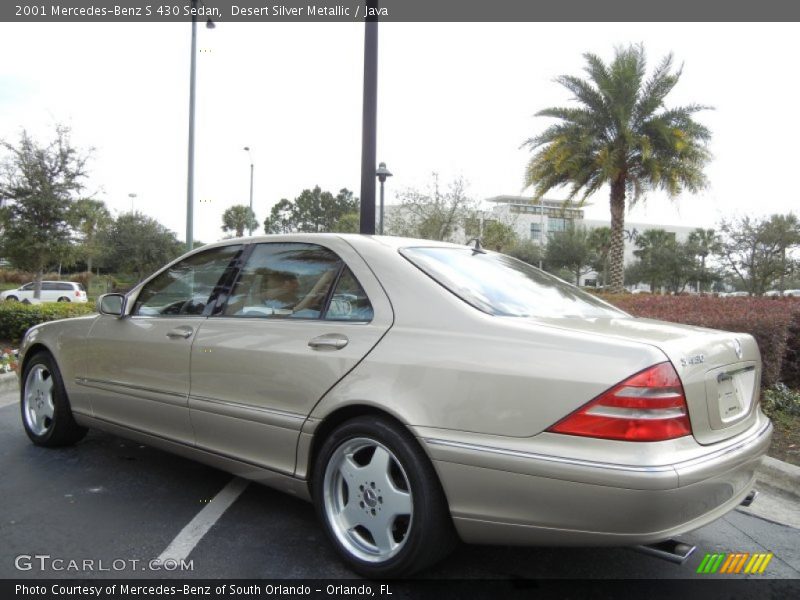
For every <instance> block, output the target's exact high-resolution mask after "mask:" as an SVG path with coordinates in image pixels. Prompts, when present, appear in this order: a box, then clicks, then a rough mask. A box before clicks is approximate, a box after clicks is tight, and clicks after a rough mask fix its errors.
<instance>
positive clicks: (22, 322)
mask: <svg viewBox="0 0 800 600" xmlns="http://www.w3.org/2000/svg"><path fill="white" fill-rule="evenodd" d="M92 312H94V305H93V304H91V303H88V302H87V303H86V304H76V303H70V302H45V303H42V304H22V303H20V302H0V339H4V340H10V341H12V342H15V343H16V342H19V341H20V340H21V339H22V336H23V335H25V332H26V331H27V330H28V329H30V328H31V327H33V326H34V325H38V324H39V323H44V322H45V321H55V320H56V319H66V318H68V317H79V316H81V315H86V314H89V313H92Z"/></svg>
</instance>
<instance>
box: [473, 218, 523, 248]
mask: <svg viewBox="0 0 800 600" xmlns="http://www.w3.org/2000/svg"><path fill="white" fill-rule="evenodd" d="M464 234H465V235H466V237H467V238H468V239H472V238H476V237H477V238H480V240H481V245H482V246H483V247H484V248H488V249H490V250H494V251H495V252H504V251H506V250H508V249H509V248H511V247H513V246H514V245H515V244H516V243H517V232H516V231H514V227H513V226H512V225H510V224H508V223H504V222H503V221H498V220H497V219H486V218H484V217H483V216H482V215H481V214H480V213H479V212H477V211H476V212H475V213H473V214H472V215H470V216H468V217H467V218H466V219H465V220H464Z"/></svg>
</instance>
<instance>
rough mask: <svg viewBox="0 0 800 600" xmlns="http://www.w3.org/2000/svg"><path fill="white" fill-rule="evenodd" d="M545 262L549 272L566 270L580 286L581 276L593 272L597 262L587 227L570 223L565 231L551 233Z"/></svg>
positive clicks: (546, 247)
mask: <svg viewBox="0 0 800 600" xmlns="http://www.w3.org/2000/svg"><path fill="white" fill-rule="evenodd" d="M544 260H545V262H546V263H547V269H548V270H553V269H556V270H557V269H565V270H567V271H569V272H570V273H571V274H572V275H573V276H574V277H575V285H580V282H581V275H585V274H586V273H589V272H590V271H592V263H593V262H594V260H595V255H594V252H592V247H591V244H590V243H589V232H588V231H587V230H586V227H576V226H575V224H574V223H570V224H569V225H568V226H567V228H566V230H565V231H560V232H557V233H551V234H550V236H549V237H548V238H547V246H545V253H544Z"/></svg>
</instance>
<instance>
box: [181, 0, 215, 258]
mask: <svg viewBox="0 0 800 600" xmlns="http://www.w3.org/2000/svg"><path fill="white" fill-rule="evenodd" d="M198 3H199V0H192V48H191V52H192V55H191V59H190V62H189V144H188V145H189V161H188V163H189V164H188V169H187V174H186V249H187V250H191V249H192V248H193V247H194V239H193V236H194V234H193V226H194V105H195V89H196V88H197V5H198ZM206 27H207V28H208V29H214V27H215V25H214V22H213V21H212V20H211V19H209V20H208V21H206Z"/></svg>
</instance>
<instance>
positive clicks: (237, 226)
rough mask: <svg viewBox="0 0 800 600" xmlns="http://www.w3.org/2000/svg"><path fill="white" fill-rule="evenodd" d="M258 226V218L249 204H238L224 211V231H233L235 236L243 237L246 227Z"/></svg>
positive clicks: (253, 227)
mask: <svg viewBox="0 0 800 600" xmlns="http://www.w3.org/2000/svg"><path fill="white" fill-rule="evenodd" d="M257 227H258V220H257V219H256V215H255V213H253V211H252V210H250V207H249V206H245V205H244V204H236V205H234V206H231V207H229V208H227V209H226V210H225V212H224V213H222V231H233V232H234V237H242V236H243V235H244V230H245V229H247V230H252V229H256V228H257Z"/></svg>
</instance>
